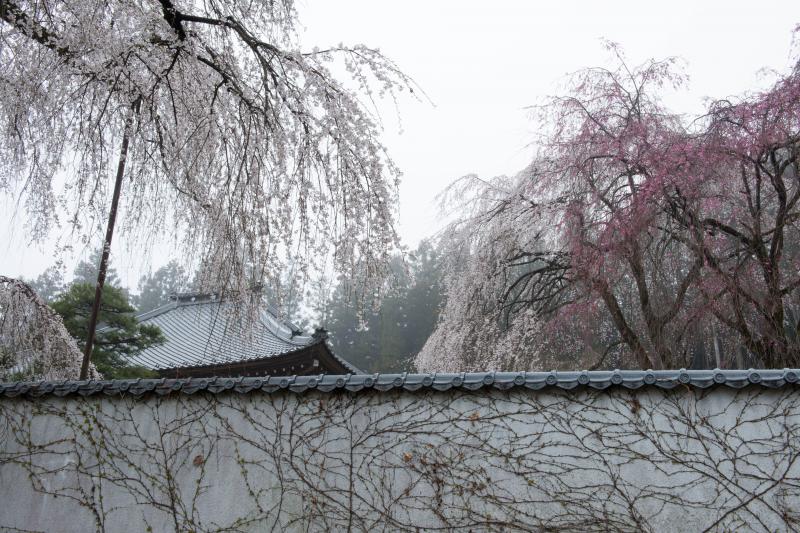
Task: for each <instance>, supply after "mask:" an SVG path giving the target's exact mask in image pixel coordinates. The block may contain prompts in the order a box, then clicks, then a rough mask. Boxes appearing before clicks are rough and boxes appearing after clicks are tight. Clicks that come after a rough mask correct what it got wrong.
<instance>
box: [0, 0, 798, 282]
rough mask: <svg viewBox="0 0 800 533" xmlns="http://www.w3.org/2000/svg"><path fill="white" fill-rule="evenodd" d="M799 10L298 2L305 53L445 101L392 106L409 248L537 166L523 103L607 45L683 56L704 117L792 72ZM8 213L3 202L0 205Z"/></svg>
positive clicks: (789, 5)
mask: <svg viewBox="0 0 800 533" xmlns="http://www.w3.org/2000/svg"><path fill="white" fill-rule="evenodd" d="M797 7H798V5H797V0H795V1H761V2H733V1H727V2H723V1H704V0H703V1H700V0H694V1H683V0H680V1H674V0H673V1H671V2H646V1H643V0H640V1H611V0H605V1H577V0H573V1H547V2H544V1H533V0H529V1H524V2H523V1H516V2H515V1H510V0H509V1H497V0H496V1H493V2H486V1H483V2H478V1H465V0H459V1H455V0H452V1H434V0H427V1H422V0H419V1H417V0H406V1H403V2H388V1H379V0H335V1H331V0H299V9H300V13H301V22H302V23H303V25H304V27H305V32H304V43H305V45H306V47H307V48H309V49H310V48H311V47H312V46H314V45H319V46H320V47H324V46H327V45H331V44H337V43H339V42H342V43H344V44H356V43H363V44H366V45H369V46H372V47H378V48H380V49H381V51H382V52H383V53H384V54H386V55H387V56H389V57H390V58H392V59H393V60H394V61H395V62H396V63H397V64H398V65H399V66H400V67H401V68H402V69H403V70H404V71H405V72H407V73H408V74H410V75H411V76H412V77H413V78H414V79H415V80H416V81H417V83H418V84H419V85H420V86H421V87H422V88H423V89H424V90H425V92H426V93H427V95H428V96H429V98H430V99H431V100H432V102H433V105H431V104H429V103H426V102H416V101H413V100H410V99H409V100H405V101H402V102H401V106H400V109H399V112H400V118H401V120H402V133H401V132H400V127H399V124H398V123H397V121H396V120H395V111H394V107H393V105H392V104H389V103H387V104H386V105H385V106H384V107H382V108H381V112H382V114H383V117H384V119H385V126H386V132H385V135H384V144H385V145H386V146H387V147H388V149H389V152H390V154H391V155H392V156H393V158H394V159H395V162H396V163H398V165H399V166H400V168H401V169H402V171H403V173H404V177H403V183H402V185H401V190H400V194H401V198H400V226H399V228H400V232H401V235H402V238H403V240H404V242H405V243H406V244H407V245H409V246H414V245H415V244H416V243H417V242H418V241H419V239H421V238H423V237H425V236H427V235H430V234H431V233H433V232H434V231H435V230H436V228H437V227H438V222H437V217H436V209H435V205H434V202H433V199H434V197H435V196H436V194H437V193H438V192H440V191H441V190H442V189H443V188H444V187H446V186H447V184H448V183H450V182H451V181H452V180H454V179H456V178H458V177H460V176H463V175H464V174H467V173H472V172H475V173H478V174H480V175H483V176H487V177H488V176H493V175H496V174H502V173H513V172H515V171H517V170H519V169H521V168H522V167H523V166H524V165H525V164H526V163H527V162H528V160H529V159H530V157H531V155H532V149H530V148H528V145H529V143H530V142H531V141H532V139H533V131H532V127H533V125H532V124H531V122H530V120H529V119H528V115H527V112H526V110H525V107H526V106H529V105H531V104H536V103H538V102H539V101H541V99H542V98H543V97H544V96H547V95H550V94H554V93H556V92H557V91H558V88H559V84H560V83H561V82H563V80H564V77H565V75H566V74H568V73H570V72H574V71H576V70H579V69H580V68H583V67H589V66H608V65H610V64H611V63H610V58H609V56H608V53H607V52H606V50H605V49H604V47H603V45H602V43H601V39H603V38H605V39H609V40H612V41H615V42H618V43H620V44H621V45H622V47H623V49H624V50H625V52H626V55H627V57H628V60H629V62H630V63H632V64H638V63H641V62H643V61H644V60H646V59H648V58H651V57H653V58H659V59H660V58H664V57H667V56H679V57H681V58H682V59H683V60H684V61H685V64H686V71H687V72H688V74H689V77H690V82H689V85H688V87H687V89H685V90H683V91H682V92H680V93H677V94H672V95H670V96H669V97H668V98H667V102H668V103H669V104H670V106H671V107H672V108H673V109H674V110H676V111H680V112H683V113H688V114H695V113H698V112H701V111H702V109H703V102H704V99H706V98H709V97H712V98H720V97H725V96H731V95H738V94H741V93H743V92H745V91H747V90H752V89H755V88H758V87H763V86H764V85H765V84H766V83H767V81H768V80H769V79H770V78H769V77H768V76H767V77H765V76H764V75H763V74H760V71H761V69H762V68H764V67H767V68H772V69H778V70H780V71H785V70H786V69H787V68H788V67H789V65H790V50H791V45H792V29H793V28H794V27H795V26H796V25H797V24H798V23H800V10H798V9H797ZM10 207H11V204H9V203H8V202H7V201H5V202H2V201H0V209H5V210H9V209H10ZM8 219H9V217H8V215H7V213H6V216H2V217H0V220H8ZM119 244H120V243H115V247H116V248H117V250H116V251H118V253H117V254H116V261H115V263H116V267H117V269H118V270H119V271H120V273H121V275H122V278H123V281H124V282H127V284H128V285H130V286H135V285H136V280H137V279H138V277H139V275H140V274H141V271H142V269H143V268H146V266H147V265H148V264H150V265H152V266H154V267H157V266H160V265H161V264H162V263H164V262H166V261H167V260H168V259H169V258H168V257H150V258H149V259H148V260H147V261H144V262H143V261H142V260H141V259H140V258H138V259H137V260H131V259H130V258H128V257H126V255H127V254H125V253H123V252H122V251H119V250H120V246H119ZM114 252H115V250H112V254H114ZM52 262H53V250H52V249H51V248H50V245H45V246H39V247H37V246H31V245H29V244H27V240H26V238H25V233H24V231H23V230H22V227H21V221H20V220H19V219H17V220H14V221H11V222H9V223H6V228H4V229H0V273H4V274H9V275H12V276H18V275H24V276H26V277H34V276H36V275H37V274H38V273H39V272H41V271H42V270H44V268H46V267H47V266H49V265H50V264H51V263H52ZM67 262H68V263H70V259H69V258H68V259H67Z"/></svg>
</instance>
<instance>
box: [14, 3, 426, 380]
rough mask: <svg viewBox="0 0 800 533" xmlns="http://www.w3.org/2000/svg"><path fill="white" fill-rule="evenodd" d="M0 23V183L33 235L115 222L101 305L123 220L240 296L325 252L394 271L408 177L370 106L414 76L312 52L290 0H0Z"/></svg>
mask: <svg viewBox="0 0 800 533" xmlns="http://www.w3.org/2000/svg"><path fill="white" fill-rule="evenodd" d="M0 20H2V22H0V43H2V45H0V190H2V191H3V192H5V193H7V194H16V195H18V197H19V199H20V202H21V203H22V205H24V206H25V209H26V210H27V213H28V215H29V218H30V228H31V232H32V237H33V238H34V239H41V238H44V237H45V236H46V235H48V232H49V231H50V230H51V229H52V228H53V227H54V226H57V225H60V224H62V223H66V224H68V225H69V227H70V229H71V230H72V231H73V232H74V234H75V235H76V236H80V237H85V236H89V235H93V234H96V233H97V230H98V229H99V228H100V227H102V226H103V225H104V224H105V225H106V233H105V235H106V236H105V241H104V249H103V257H102V262H101V268H100V274H99V276H98V284H97V298H96V300H97V301H98V302H99V295H100V292H101V290H102V285H103V281H104V280H103V277H104V273H105V270H106V268H105V267H106V264H107V261H108V254H109V249H110V244H111V239H112V237H113V232H114V227H115V219H116V217H117V213H119V214H120V215H121V228H122V229H123V230H125V231H127V232H129V234H130V235H132V236H134V235H136V236H139V238H143V237H142V236H145V237H152V236H153V234H158V233H164V232H166V233H167V234H168V235H170V236H174V237H175V242H176V243H177V244H178V245H179V246H180V247H181V248H182V250H183V251H184V252H185V253H186V254H187V255H189V256H191V257H193V258H195V260H196V262H197V263H199V264H201V265H202V268H201V272H203V273H204V276H203V279H201V283H202V284H203V286H204V287H205V288H210V287H213V288H214V289H216V290H219V289H220V288H222V289H223V290H225V291H227V292H229V293H231V294H234V295H235V294H244V293H246V292H247V290H248V288H249V286H250V285H252V284H253V283H254V281H255V282H258V283H262V284H264V285H267V286H269V287H271V288H272V289H273V290H276V291H277V292H278V293H280V288H281V283H284V284H285V282H286V281H285V280H286V279H287V273H289V274H290V275H289V277H290V279H291V280H292V281H297V280H301V279H304V277H306V276H308V275H309V273H310V272H313V271H314V269H317V268H321V267H320V265H319V264H318V263H319V262H321V261H327V260H328V258H329V257H333V259H334V262H335V264H336V266H337V267H338V268H339V269H340V271H342V272H344V273H345V275H351V276H352V277H354V278H355V277H358V278H359V279H366V280H373V279H376V278H379V277H380V276H381V275H382V274H383V273H384V272H385V270H386V264H387V260H388V257H389V254H390V253H391V251H392V250H393V249H394V248H395V246H396V243H397V236H396V233H395V229H394V220H395V212H394V207H393V206H394V205H395V203H396V194H397V183H398V179H399V172H398V169H397V168H396V167H395V165H394V164H393V163H392V161H391V159H390V158H389V157H388V156H387V154H386V151H385V149H384V147H383V146H382V144H381V143H380V141H379V139H378V136H379V133H380V125H379V122H378V121H377V117H376V116H375V113H373V112H371V111H370V109H372V107H371V106H370V107H368V106H367V105H366V103H365V102H371V101H372V100H373V99H376V98H379V97H385V96H388V97H392V98H394V97H396V95H397V94H398V93H399V92H401V91H404V90H409V91H411V92H413V87H412V85H413V83H412V82H411V80H410V79H409V78H408V77H407V76H406V75H404V74H403V73H402V72H401V71H400V70H399V69H398V68H397V67H396V66H395V65H394V63H392V62H391V61H390V60H388V59H387V58H386V57H384V56H383V55H382V54H381V53H380V52H379V51H377V50H374V49H371V48H367V47H365V46H361V45H359V46H353V47H345V46H341V45H340V46H336V47H333V48H328V49H313V50H307V51H306V50H303V48H302V47H301V43H300V42H299V38H298V35H297V31H296V29H297V26H298V19H297V13H296V10H295V6H294V2H293V1H292V0H277V1H272V0H269V1H256V2H246V3H241V2H235V1H233V0H222V1H215V2H209V1H200V2H190V1H174V2H173V1H171V0H161V1H156V0H110V1H109V0H102V1H100V0H60V1H56V0H32V1H20V0H0ZM109 205H110V206H111V207H110V210H109ZM145 240H146V239H145ZM253 273H255V279H254V276H253ZM356 274H359V276H356ZM361 274H364V275H361ZM364 292H365V293H369V291H368V290H367V291H364ZM90 350H91V338H90V340H89V342H88V343H87V353H90ZM85 369H86V361H85V362H84V370H85ZM84 374H85V372H84Z"/></svg>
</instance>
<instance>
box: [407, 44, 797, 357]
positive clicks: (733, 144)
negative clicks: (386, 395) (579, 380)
mask: <svg viewBox="0 0 800 533" xmlns="http://www.w3.org/2000/svg"><path fill="white" fill-rule="evenodd" d="M612 50H614V52H615V53H616V57H617V59H618V64H619V67H618V68H617V69H615V70H605V69H590V70H587V71H584V72H581V73H579V74H578V75H576V76H575V77H574V79H573V83H572V85H571V86H570V89H569V91H568V94H567V95H566V96H563V97H557V98H553V99H551V100H550V101H549V102H548V103H547V104H546V105H544V106H542V107H541V108H539V109H537V112H538V113H539V116H540V119H541V120H542V123H543V124H544V126H545V128H546V131H547V133H546V134H545V136H544V139H543V141H542V143H541V150H540V152H539V155H538V156H537V157H536V158H535V160H534V161H533V163H532V164H531V165H530V167H529V168H528V169H526V170H525V171H524V172H522V173H520V174H519V175H518V176H516V177H515V178H513V179H508V178H497V179H495V180H491V181H489V182H482V181H480V180H477V178H474V177H472V178H467V179H466V185H465V184H464V182H462V183H461V184H460V185H458V186H457V187H456V188H455V189H453V190H451V191H450V193H451V194H452V193H455V192H462V193H463V192H467V193H468V194H466V196H464V195H460V196H457V197H458V198H460V199H461V202H462V203H461V204H460V205H462V206H463V209H464V213H466V215H464V216H463V217H461V218H460V219H459V220H457V221H456V222H454V223H453V224H452V225H451V226H450V228H449V229H448V230H447V231H446V232H445V234H444V235H443V236H442V239H443V241H445V242H450V245H449V246H451V247H453V249H454V250H455V251H457V252H458V253H453V254H450V257H451V259H453V260H454V261H455V262H454V264H453V266H452V268H450V269H449V273H450V274H449V279H448V280H447V281H446V285H447V298H448V300H447V305H446V307H445V309H444V311H443V313H442V315H441V320H440V324H439V326H438V328H437V330H436V331H435V332H434V334H433V335H432V336H431V338H430V339H429V341H428V343H427V345H426V346H425V347H424V348H423V350H422V351H421V353H420V354H419V356H418V357H417V361H416V363H417V365H418V366H419V367H420V368H422V369H425V370H455V369H458V370H471V369H474V368H485V367H486V366H487V365H488V366H491V367H494V368H498V369H500V368H510V367H514V368H515V369H521V368H536V367H539V366H542V365H548V366H549V365H553V366H571V367H574V366H575V364H576V362H579V364H589V365H593V364H596V365H609V364H612V362H613V364H620V365H625V366H638V367H642V368H648V367H649V368H664V367H681V366H689V365H690V364H691V363H692V362H693V359H695V358H696V357H697V356H698V355H701V356H703V357H704V358H705V361H706V362H705V363H704V364H716V365H720V366H734V365H737V364H759V365H766V366H797V365H798V364H800V339H799V337H798V332H799V331H800V330H799V329H798V328H799V327H800V323H799V322H798V316H799V315H800V301H799V300H798V290H797V289H798V287H800V232H798V229H799V228H798V227H797V224H798V220H800V206H798V201H800V161H799V160H798V157H800V64H798V65H797V66H796V67H795V68H794V69H793V70H792V71H791V72H789V73H788V74H786V75H784V76H782V77H781V78H780V79H779V80H778V81H777V82H776V83H775V85H774V86H773V87H771V88H770V89H769V90H767V91H764V92H762V93H755V94H751V95H748V96H746V97H743V98H741V99H739V100H738V101H729V100H726V101H719V102H715V103H713V104H712V105H711V106H710V107H709V109H708V113H707V114H706V115H704V116H702V117H697V118H696V119H695V120H692V121H687V120H685V119H684V118H683V117H681V116H679V115H677V114H675V113H672V112H670V111H669V110H667V109H666V108H665V107H664V105H663V103H662V101H661V99H660V98H659V94H660V90H661V89H662V88H663V87H665V86H678V85H680V84H681V83H683V81H684V80H683V77H682V76H681V75H680V73H679V72H677V71H676V69H675V66H674V61H672V60H668V61H651V62H648V63H646V64H645V65H642V66H641V67H639V68H636V69H629V68H628V66H627V65H626V63H625V61H624V60H623V58H622V56H621V54H620V53H619V52H618V51H617V50H616V48H615V47H614V46H612ZM473 326H474V327H473ZM477 326H480V327H477ZM740 347H741V348H743V351H742V353H738V357H737V351H738V350H739V348H740ZM609 356H611V357H609Z"/></svg>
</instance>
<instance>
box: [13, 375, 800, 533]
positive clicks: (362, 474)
mask: <svg viewBox="0 0 800 533" xmlns="http://www.w3.org/2000/svg"><path fill="white" fill-rule="evenodd" d="M0 420H2V422H0V424H1V425H2V426H1V427H0V450H1V451H0V479H2V483H0V495H1V497H2V498H3V501H4V506H3V507H2V509H0V528H2V527H7V528H12V529H13V528H18V529H23V530H37V529H51V528H52V527H53V525H54V524H56V523H57V524H59V529H62V530H66V531H69V530H74V531H87V530H91V529H97V530H98V531H124V530H127V529H129V528H130V527H132V526H133V525H140V526H141V529H144V528H147V527H149V528H151V529H152V530H154V531H165V530H175V531H198V532H199V531H265V530H274V531H281V530H286V529H289V530H298V531H307V530H352V531H370V530H377V531H383V530H392V531H394V530H398V531H418V530H419V529H420V528H421V529H428V528H430V529H434V528H435V529H445V530H447V529H451V528H459V529H472V530H475V531H483V530H486V531H496V530H503V531H509V530H530V531H541V530H580V531H664V530H696V531H702V530H707V531H730V530H742V529H744V530H756V531H774V530H796V529H798V528H800V511H798V509H800V466H798V457H799V456H800V395H798V394H797V392H796V389H795V388H794V387H783V388H781V389H775V390H768V389H761V388H755V387H748V388H745V389H742V390H738V391H735V390H731V389H722V388H717V389H711V390H705V391H704V390H701V389H696V388H688V387H681V388H678V389H674V390H672V391H664V390H658V389H643V390H638V391H627V390H624V389H611V390H606V391H592V390H588V389H585V390H575V391H556V390H554V391H547V392H538V393H531V392H530V391H526V390H522V389H513V390H509V391H500V390H488V389H484V390H480V391H476V392H470V391H464V390H451V391H447V392H436V391H418V392H416V393H409V392H404V391H389V392H382V393H381V392H367V393H359V394H352V393H328V394H325V393H319V392H308V393H304V394H294V393H288V392H287V393H275V394H261V393H253V394H244V395H240V394H232V393H231V394H219V395H213V394H206V393H200V394H195V395H192V396H189V395H170V396H164V397H161V396H156V395H150V396H146V397H142V398H134V397H121V398H110V397H99V396H91V397H88V398H76V399H62V398H56V397H44V398H38V399H14V400H3V401H0ZM136 529H139V527H138V526H137V527H136Z"/></svg>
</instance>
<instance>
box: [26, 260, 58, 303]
mask: <svg viewBox="0 0 800 533" xmlns="http://www.w3.org/2000/svg"><path fill="white" fill-rule="evenodd" d="M27 283H28V285H30V287H31V288H32V289H33V290H34V291H36V294H38V295H39V297H40V298H41V299H42V300H44V301H45V302H47V303H50V302H52V301H53V300H55V299H56V298H57V297H58V296H59V295H60V294H61V293H63V292H64V290H66V283H65V282H64V274H63V272H62V271H61V267H60V265H53V266H50V267H48V268H46V269H45V271H44V272H42V273H41V274H39V276H38V277H37V278H36V279H34V280H30V281H27Z"/></svg>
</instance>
